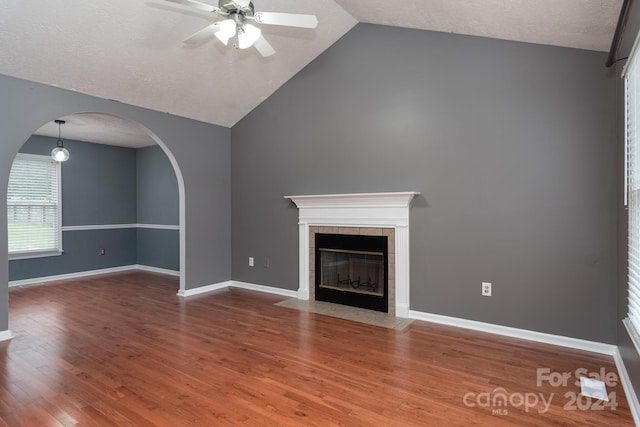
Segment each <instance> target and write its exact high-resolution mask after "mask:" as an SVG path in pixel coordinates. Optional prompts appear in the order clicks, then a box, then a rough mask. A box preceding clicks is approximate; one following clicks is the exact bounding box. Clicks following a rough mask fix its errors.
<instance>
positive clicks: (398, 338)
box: [0, 272, 633, 426]
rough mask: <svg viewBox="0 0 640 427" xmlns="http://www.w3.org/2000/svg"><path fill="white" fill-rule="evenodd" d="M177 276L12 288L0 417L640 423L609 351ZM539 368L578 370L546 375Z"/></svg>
mask: <svg viewBox="0 0 640 427" xmlns="http://www.w3.org/2000/svg"><path fill="white" fill-rule="evenodd" d="M177 288H178V281H177V279H175V278H172V277H166V276H162V275H157V274H150V273H142V272H133V273H122V274H115V275H109V276H99V277H94V278H90V279H77V280H72V281H65V282H58V283H53V284H48V285H42V286H34V287H29V288H24V289H20V288H14V289H12V290H10V293H9V300H10V320H9V327H10V328H11V330H12V331H13V333H14V335H15V338H14V339H13V340H11V341H7V342H3V343H0V420H1V421H0V425H2V424H4V425H9V426H40V425H46V426H58V425H65V426H66V425H78V424H79V425H87V426H151V425H154V426H218V425H220V426H224V425H248V426H263V425H264V426H289V425H305V426H307V425H317V426H332V425H341V426H412V425H416V426H417V425H420V426H430V425H433V426H442V425H460V426H469V425H488V426H506V425H527V426H541V425H580V426H604V425H615V426H623V425H633V420H632V417H631V414H630V411H629V407H628V404H627V401H626V399H625V396H624V392H623V389H622V386H621V385H620V382H619V381H614V380H612V379H611V376H612V375H613V373H616V374H617V371H616V369H615V366H614V364H613V361H612V359H611V358H610V357H605V356H602V355H598V354H591V353H587V352H582V351H575V350H569V349H565V348H561V347H555V346H551V345H543V344H537V343H532V342H527V341H522V340H517V339H511V338H503V337H499V336H495V335H490V334H483V333H478V332H472V331H467V330H464V329H457V328H453V327H443V326H438V325H434V324H429V323H425V322H420V321H416V322H414V323H413V324H412V325H411V326H409V327H408V328H406V329H405V330H403V331H396V330H392V329H385V328H380V327H375V326H370V325H365V324H360V323H355V322H350V321H347V320H341V319H337V318H332V317H327V316H322V315H318V314H314V313H308V312H302V311H297V310H292V309H289V308H284V307H278V306H275V305H274V303H275V302H277V301H280V300H282V298H281V297H276V296H272V295H268V294H262V293H258V292H250V291H245V290H239V289H229V290H221V291H217V292H212V293H209V294H203V295H200V296H194V297H190V298H187V299H183V298H180V297H178V296H177V295H176V290H177ZM538 368H543V369H544V368H547V369H548V371H545V372H546V373H547V374H548V375H547V377H546V378H550V379H551V380H555V379H558V378H559V375H560V374H561V373H569V375H570V378H569V379H568V380H567V381H566V383H567V384H566V385H559V386H557V387H553V385H556V384H552V383H553V381H551V383H550V381H547V380H544V379H542V378H541V379H542V381H541V384H540V386H538V384H537V379H538V378H537V369H538ZM580 368H584V369H585V370H586V372H600V371H601V370H602V371H603V372H606V373H608V374H609V377H610V378H609V380H610V382H611V383H616V384H615V385H614V386H611V387H607V391H608V392H609V393H610V395H611V397H613V395H614V394H615V397H616V399H617V408H615V409H612V408H609V407H604V406H601V405H600V403H599V402H601V401H597V400H595V399H593V400H591V399H586V398H584V397H582V396H580V395H578V393H579V391H580V388H579V387H578V386H576V385H575V384H574V382H575V381H576V378H575V371H576V370H577V369H580ZM559 382H562V381H559ZM501 396H502V397H503V398H505V399H506V400H504V399H501V398H500V397H501ZM574 396H575V397H577V399H575V400H574V399H573V397H574ZM534 398H535V399H534ZM543 398H544V399H545V401H544V402H543V401H542V400H541V399H543ZM536 399H537V400H536ZM547 401H550V402H551V403H550V405H549V406H548V407H547V406H545V405H546V403H545V402H547ZM525 402H528V403H526V404H525ZM501 403H506V404H503V405H502V406H500V404H501ZM574 408H575V409H574Z"/></svg>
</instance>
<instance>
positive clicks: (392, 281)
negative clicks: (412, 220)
mask: <svg viewBox="0 0 640 427" xmlns="http://www.w3.org/2000/svg"><path fill="white" fill-rule="evenodd" d="M418 194H420V193H418V192H415V191H408V192H397V193H358V194H323V195H301V196H285V198H286V199H289V200H291V201H292V202H294V203H295V204H296V206H297V207H298V209H299V215H298V229H299V234H298V235H299V246H298V248H299V252H298V255H299V256H298V263H299V264H298V265H299V273H300V276H299V285H300V286H299V288H298V298H299V299H301V300H314V299H316V298H315V290H316V289H315V277H316V262H315V259H316V251H315V243H316V242H315V236H316V234H318V233H320V234H348V235H363V236H369V235H371V236H386V237H387V255H388V259H387V276H388V277H387V286H388V289H387V297H388V311H387V312H388V314H389V316H397V317H405V318H406V317H409V295H410V292H409V288H410V284H409V205H410V203H411V200H412V199H413V198H414V197H415V196H416V195H418ZM344 280H346V279H344ZM350 280H352V279H350ZM345 283H346V282H345Z"/></svg>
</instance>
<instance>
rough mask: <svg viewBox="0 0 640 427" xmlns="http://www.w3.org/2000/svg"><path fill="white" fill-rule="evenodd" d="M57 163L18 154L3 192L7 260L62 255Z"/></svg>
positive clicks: (48, 159)
mask: <svg viewBox="0 0 640 427" xmlns="http://www.w3.org/2000/svg"><path fill="white" fill-rule="evenodd" d="M60 184H61V180H60V163H58V162H55V161H53V160H52V159H51V157H50V156H37V155H33V154H22V153H20V154H18V155H17V156H16V158H15V160H14V161H13V165H12V167H11V174H10V176H9V187H8V189H7V227H8V235H9V259H20V258H36V257H43V256H52V255H60V254H61V253H62V215H61V213H62V203H61V189H60V187H61V185H60Z"/></svg>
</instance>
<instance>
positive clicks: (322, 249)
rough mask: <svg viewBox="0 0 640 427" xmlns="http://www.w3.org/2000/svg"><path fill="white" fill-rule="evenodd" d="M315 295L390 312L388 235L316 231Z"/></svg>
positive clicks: (324, 298)
mask: <svg viewBox="0 0 640 427" xmlns="http://www.w3.org/2000/svg"><path fill="white" fill-rule="evenodd" d="M315 243H316V244H315V248H316V256H315V262H316V266H315V267H316V269H315V271H316V273H315V282H316V283H315V296H316V300H318V301H327V302H333V303H337V304H344V305H350V306H354V307H361V308H368V309H371V310H376V311H381V312H385V313H386V312H388V310H389V308H388V280H387V279H388V254H387V237H386V236H361V235H344V234H321V233H316V242H315Z"/></svg>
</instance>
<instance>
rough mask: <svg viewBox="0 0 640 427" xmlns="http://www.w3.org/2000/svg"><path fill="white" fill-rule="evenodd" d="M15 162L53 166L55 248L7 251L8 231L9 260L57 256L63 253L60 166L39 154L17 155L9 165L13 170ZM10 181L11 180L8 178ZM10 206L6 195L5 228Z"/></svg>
mask: <svg viewBox="0 0 640 427" xmlns="http://www.w3.org/2000/svg"><path fill="white" fill-rule="evenodd" d="M16 160H22V161H29V160H31V161H38V162H43V163H44V162H46V163H51V164H53V165H54V166H55V171H56V180H57V191H56V197H57V200H56V217H57V218H56V223H57V231H56V233H57V236H56V241H57V247H56V248H46V249H35V250H27V251H25V250H23V251H13V252H10V251H9V230H7V251H8V258H9V260H10V261H11V260H20V259H31V258H44V257H51V256H59V255H62V254H63V253H64V250H63V249H62V165H61V163H60V162H56V161H55V160H53V159H52V158H51V156H45V155H41V154H27V153H18V154H17V155H16V157H15V159H14V160H13V163H12V164H11V166H12V168H13V164H14V163H15V162H16ZM9 180H11V178H9ZM11 205H12V204H10V203H9V198H8V195H7V226H8V223H9V216H8V215H9V209H10V206H11Z"/></svg>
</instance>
